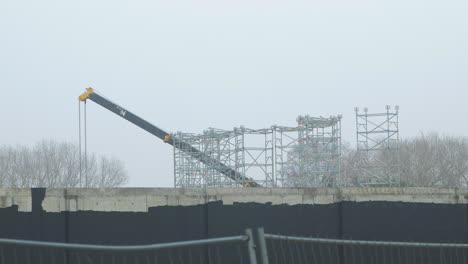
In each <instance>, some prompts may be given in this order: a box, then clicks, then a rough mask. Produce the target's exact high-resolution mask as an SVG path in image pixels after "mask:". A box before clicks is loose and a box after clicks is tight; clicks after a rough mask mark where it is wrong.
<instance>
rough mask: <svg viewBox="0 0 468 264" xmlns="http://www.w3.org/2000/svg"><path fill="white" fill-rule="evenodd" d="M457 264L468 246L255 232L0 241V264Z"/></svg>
mask: <svg viewBox="0 0 468 264" xmlns="http://www.w3.org/2000/svg"><path fill="white" fill-rule="evenodd" d="M23 263H26V264H46V263H47V264H49V263H51V264H59V263H60V264H95V263H96V264H107V263H111V264H133V263H144V264H157V263H168V264H185V263H187V264H198V263H200V264H202V263H203V264H215V263H223V264H229V263H233V264H234V263H236V264H239V263H240V264H244V263H245V264H257V263H260V264H280V263H281V264H289V263H291V264H292V263H294V264H300V263H314V264H368V263H369V264H370V263H372V264H394V263H395V264H396V263H398V264H418V263H421V264H435V263H440V264H459V263H460V264H461V263H468V244H453V243H452V244H450V243H418V242H388V241H364V240H344V239H327V238H310V237H298V236H285V235H275V234H265V232H264V230H263V228H258V229H256V230H255V233H253V232H252V230H251V229H247V230H246V231H245V234H244V235H239V236H228V237H219V238H210V239H201V240H192V241H181V242H171V243H160V244H152V245H136V246H135V245H129V246H109V245H89V244H69V243H56V242H40V241H27V240H16V239H0V264H23Z"/></svg>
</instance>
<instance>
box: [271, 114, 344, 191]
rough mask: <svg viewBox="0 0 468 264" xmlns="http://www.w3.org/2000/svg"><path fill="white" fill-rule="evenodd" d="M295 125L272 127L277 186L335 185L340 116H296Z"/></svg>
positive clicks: (338, 170)
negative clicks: (273, 131)
mask: <svg viewBox="0 0 468 264" xmlns="http://www.w3.org/2000/svg"><path fill="white" fill-rule="evenodd" d="M297 124H298V125H297V127H279V126H275V127H274V129H275V158H276V159H275V161H276V162H275V165H276V173H277V182H278V186H284V187H332V186H336V185H337V184H339V178H340V177H339V176H340V164H341V116H332V117H329V118H324V117H319V118H316V117H310V116H299V117H298V118H297Z"/></svg>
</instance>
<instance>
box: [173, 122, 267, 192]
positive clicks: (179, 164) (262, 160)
mask: <svg viewBox="0 0 468 264" xmlns="http://www.w3.org/2000/svg"><path fill="white" fill-rule="evenodd" d="M272 135H273V132H272V130H271V129H258V130H255V129H248V128H244V127H241V128H234V130H231V131H227V130H221V129H215V128H210V129H208V130H206V131H204V132H203V134H187V133H181V132H179V133H177V134H176V135H175V137H176V139H178V140H176V142H178V141H179V142H180V141H184V142H187V143H189V144H190V145H192V146H194V147H196V148H197V149H199V150H200V151H202V152H204V153H206V154H208V155H209V156H211V157H213V158H214V159H215V160H218V161H220V162H221V163H223V164H225V165H227V166H229V167H231V168H232V169H234V170H235V171H236V172H237V173H239V174H241V175H244V176H246V177H248V178H251V179H252V180H254V181H255V182H257V183H259V184H261V185H262V186H273V185H274V180H273V158H272V157H273V143H272V142H273V140H272ZM246 141H248V144H246V143H245V142H246ZM194 154H195V153H190V150H189V149H181V148H180V146H179V145H174V185H175V186H176V187H202V186H207V187H242V186H246V185H248V184H249V183H248V182H240V181H233V180H232V179H230V178H228V177H226V176H225V175H223V174H221V173H220V172H219V170H217V169H216V166H218V165H219V163H218V164H204V163H201V162H199V161H198V160H197V159H195V158H193V156H194Z"/></svg>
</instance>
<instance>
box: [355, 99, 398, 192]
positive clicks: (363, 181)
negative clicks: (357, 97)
mask: <svg viewBox="0 0 468 264" xmlns="http://www.w3.org/2000/svg"><path fill="white" fill-rule="evenodd" d="M385 109H386V112H384V113H372V114H370V113H368V109H367V108H364V112H363V113H361V112H360V111H359V108H357V107H356V108H355V112H356V131H357V157H358V159H359V162H358V172H357V173H356V174H355V175H356V177H355V179H352V182H351V183H350V184H352V185H358V186H399V185H400V166H399V158H398V149H399V140H400V138H399V126H398V111H399V107H398V106H395V108H394V111H392V109H391V107H390V106H389V105H387V106H386V107H385Z"/></svg>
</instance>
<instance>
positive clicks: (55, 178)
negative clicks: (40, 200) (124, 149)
mask: <svg viewBox="0 0 468 264" xmlns="http://www.w3.org/2000/svg"><path fill="white" fill-rule="evenodd" d="M80 161H81V166H80ZM80 168H81V171H80ZM127 180H128V174H127V172H126V169H125V166H124V163H123V162H122V161H120V160H118V159H116V158H112V157H105V156H97V155H96V154H88V155H87V157H86V159H85V157H84V156H83V155H81V160H80V151H79V147H78V146H77V145H75V144H72V143H66V142H57V141H53V140H43V141H41V142H39V143H37V144H35V145H34V146H32V147H27V146H8V145H4V146H0V187H4V188H32V187H48V188H73V187H99V188H107V187H117V186H121V185H123V184H125V183H126V182H127Z"/></svg>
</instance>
